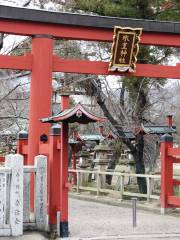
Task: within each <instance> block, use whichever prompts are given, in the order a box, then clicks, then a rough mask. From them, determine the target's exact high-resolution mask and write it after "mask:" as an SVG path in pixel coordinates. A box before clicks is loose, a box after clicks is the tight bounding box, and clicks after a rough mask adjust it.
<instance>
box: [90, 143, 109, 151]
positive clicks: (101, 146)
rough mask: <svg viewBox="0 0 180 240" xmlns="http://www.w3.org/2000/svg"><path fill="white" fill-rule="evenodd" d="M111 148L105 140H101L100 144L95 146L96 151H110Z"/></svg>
mask: <svg viewBox="0 0 180 240" xmlns="http://www.w3.org/2000/svg"><path fill="white" fill-rule="evenodd" d="M110 150H111V149H110V148H109V147H108V145H107V144H105V142H104V141H101V142H100V143H99V144H98V145H96V146H95V148H94V151H95V152H101V151H110Z"/></svg>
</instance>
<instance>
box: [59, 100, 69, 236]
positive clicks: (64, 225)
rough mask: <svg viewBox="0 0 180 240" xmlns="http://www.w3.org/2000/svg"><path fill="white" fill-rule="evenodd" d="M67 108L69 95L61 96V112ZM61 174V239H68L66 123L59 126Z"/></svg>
mask: <svg viewBox="0 0 180 240" xmlns="http://www.w3.org/2000/svg"><path fill="white" fill-rule="evenodd" d="M68 107H69V95H62V96H61V111H64V110H65V109H67V108H68ZM60 159H61V172H60V206H61V222H60V234H61V237H68V235H69V233H68V232H69V228H68V185H67V184H68V122H65V121H63V122H62V124H61V158H60Z"/></svg>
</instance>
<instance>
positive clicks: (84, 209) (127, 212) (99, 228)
mask: <svg viewBox="0 0 180 240" xmlns="http://www.w3.org/2000/svg"><path fill="white" fill-rule="evenodd" d="M69 208H70V210H69V222H70V235H71V237H74V238H81V239H82V238H88V237H89V238H90V237H91V238H92V237H94V239H98V238H97V237H99V239H106V238H107V239H113V236H116V239H122V238H120V237H123V235H129V237H128V236H127V237H128V238H127V237H125V236H124V239H136V238H135V237H136V235H137V239H143V236H144V237H145V235H146V237H145V238H144V239H156V236H157V239H162V238H161V234H165V235H163V236H162V237H163V239H166V238H167V237H168V239H180V218H179V217H174V216H169V215H159V214H155V213H150V212H145V211H142V210H137V227H136V228H133V227H132V209H130V208H124V207H118V206H110V205H105V204H101V203H95V202H87V201H82V200H77V199H69ZM168 233H169V235H167V234H168ZM157 234H158V235H157ZM159 234H160V235H159ZM132 235H135V236H134V237H132ZM138 235H139V236H138ZM140 235H141V236H142V237H141V236H140ZM108 236H109V238H108ZM118 236H119V237H118ZM148 236H149V237H150V238H149V237H148ZM114 239H115V238H114Z"/></svg>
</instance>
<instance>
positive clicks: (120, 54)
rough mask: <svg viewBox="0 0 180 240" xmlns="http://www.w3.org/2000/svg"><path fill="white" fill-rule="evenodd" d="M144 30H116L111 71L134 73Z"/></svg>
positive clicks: (126, 28)
mask: <svg viewBox="0 0 180 240" xmlns="http://www.w3.org/2000/svg"><path fill="white" fill-rule="evenodd" d="M141 34H142V28H128V27H119V26H116V27H115V28H114V36H113V44H112V49H111V59H110V63H109V71H119V72H134V71H135V68H136V61H137V58H136V57H137V54H138V51H139V41H140V36H141Z"/></svg>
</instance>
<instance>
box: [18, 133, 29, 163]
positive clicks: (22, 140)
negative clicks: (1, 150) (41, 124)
mask: <svg viewBox="0 0 180 240" xmlns="http://www.w3.org/2000/svg"><path fill="white" fill-rule="evenodd" d="M17 140H18V141H17V153H19V154H21V155H23V156H24V165H27V164H28V155H27V153H26V154H25V153H24V152H23V148H24V146H26V147H28V133H27V132H26V131H20V132H19V133H18V139H17Z"/></svg>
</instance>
